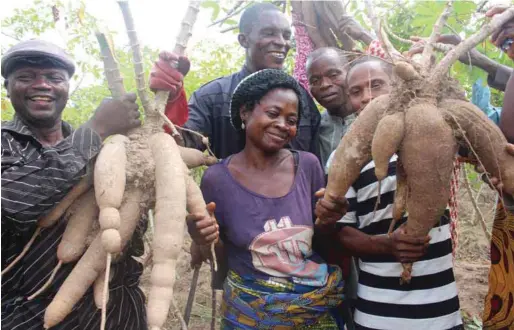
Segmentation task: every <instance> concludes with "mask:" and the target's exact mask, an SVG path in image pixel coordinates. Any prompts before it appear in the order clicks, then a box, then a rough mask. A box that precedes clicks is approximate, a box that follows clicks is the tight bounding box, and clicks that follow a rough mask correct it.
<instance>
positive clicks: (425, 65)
mask: <svg viewBox="0 0 514 330" xmlns="http://www.w3.org/2000/svg"><path fill="white" fill-rule="evenodd" d="M452 10H453V0H449V1H448V3H447V4H446V7H445V8H444V11H443V13H442V14H441V16H439V18H438V19H437V22H436V23H435V25H434V29H433V30H432V34H430V37H429V38H428V42H427V44H426V45H425V48H424V49H423V54H422V55H421V61H420V62H421V71H422V74H423V75H424V74H426V73H427V72H428V70H430V63H431V60H432V55H433V54H434V44H435V43H436V41H437V38H439V36H440V35H441V31H442V30H443V26H444V25H445V24H446V21H447V20H448V17H449V16H450V14H451V12H452Z"/></svg>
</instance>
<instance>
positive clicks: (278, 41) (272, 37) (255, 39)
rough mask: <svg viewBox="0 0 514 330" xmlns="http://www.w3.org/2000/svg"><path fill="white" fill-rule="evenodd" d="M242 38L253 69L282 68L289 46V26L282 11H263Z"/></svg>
mask: <svg viewBox="0 0 514 330" xmlns="http://www.w3.org/2000/svg"><path fill="white" fill-rule="evenodd" d="M243 40H244V41H243V43H244V45H243V46H244V47H245V48H247V54H248V55H247V56H248V60H249V61H250V62H251V64H252V66H253V69H255V70H256V71H258V70H263V69H282V67H283V66H284V63H285V59H286V56H287V53H288V52H289V49H290V48H291V27H290V25H289V22H288V20H287V18H286V17H285V15H284V14H283V13H282V12H280V11H278V10H267V11H263V12H262V13H260V14H259V20H258V21H257V22H255V23H254V24H253V26H252V29H251V32H250V33H249V34H248V35H245V36H244V37H243Z"/></svg>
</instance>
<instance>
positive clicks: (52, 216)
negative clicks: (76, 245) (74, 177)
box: [2, 167, 93, 276]
mask: <svg viewBox="0 0 514 330" xmlns="http://www.w3.org/2000/svg"><path fill="white" fill-rule="evenodd" d="M92 184H93V171H91V170H90V167H88V170H87V172H86V175H85V176H84V177H83V178H82V179H81V180H80V181H79V182H78V183H77V184H76V185H75V186H74V187H73V188H72V189H71V190H70V192H69V193H68V194H67V195H66V196H65V197H64V198H63V199H62V200H61V201H60V202H59V203H58V204H57V205H56V206H55V207H54V208H53V209H52V210H51V211H50V212H49V213H47V214H46V215H45V216H43V217H42V218H41V219H39V221H38V226H37V228H36V230H35V231H34V234H32V237H31V238H30V240H29V241H28V243H27V244H26V245H25V246H24V247H23V250H22V251H21V253H20V254H19V255H18V256H16V258H15V259H14V260H13V261H12V262H11V263H10V264H9V265H7V267H5V268H4V269H3V270H2V276H4V275H5V274H6V273H7V272H8V271H9V270H11V269H12V268H13V267H14V266H15V265H16V264H17V263H18V262H19V261H20V260H21V259H23V257H24V256H25V254H27V252H28V251H29V249H30V247H31V246H32V244H33V243H34V241H35V240H36V238H37V236H38V235H39V233H40V232H41V229H42V228H49V227H51V226H53V225H54V224H56V223H57V221H59V219H60V218H61V217H62V215H63V214H64V212H66V210H67V209H68V207H70V205H71V204H73V202H74V201H75V200H76V199H77V198H79V197H80V196H81V195H82V194H83V193H85V192H86V191H88V190H89V188H90V187H91V185H92Z"/></svg>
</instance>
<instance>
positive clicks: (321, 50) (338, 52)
mask: <svg viewBox="0 0 514 330" xmlns="http://www.w3.org/2000/svg"><path fill="white" fill-rule="evenodd" d="M331 52H333V53H334V54H336V55H337V56H338V57H339V58H340V59H342V60H343V63H347V62H348V61H349V58H351V57H350V55H349V54H348V53H346V52H345V51H343V50H341V49H339V48H336V47H320V48H317V49H315V50H313V51H312V52H311V53H309V55H307V60H306V62H305V66H306V69H307V71H308V70H309V67H310V66H311V64H312V62H313V61H315V60H316V59H318V58H319V57H321V56H323V55H326V54H328V53H331Z"/></svg>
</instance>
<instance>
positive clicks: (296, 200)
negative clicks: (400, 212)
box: [201, 151, 327, 286]
mask: <svg viewBox="0 0 514 330" xmlns="http://www.w3.org/2000/svg"><path fill="white" fill-rule="evenodd" d="M298 153H299V157H298V167H297V170H296V174H295V179H294V182H293V185H292V187H291V189H290V191H289V192H288V193H287V194H286V195H284V196H282V197H276V198H275V197H274V198H270V197H266V196H263V195H260V194H257V193H255V192H253V191H250V190H248V189H247V188H245V187H244V186H242V185H241V184H240V183H239V182H238V181H237V180H236V179H235V178H234V177H233V176H232V174H231V173H230V172H229V170H228V162H229V161H230V158H227V159H224V160H223V161H222V162H220V163H219V164H216V165H213V166H211V167H210V168H208V169H207V171H206V172H205V174H204V176H203V178H202V183H201V189H202V192H203V195H204V198H205V201H206V202H207V203H210V202H215V203H216V211H215V215H216V220H217V221H218V224H219V226H220V236H221V239H222V240H223V242H224V244H225V249H226V252H227V255H228V266H229V269H232V270H234V271H236V272H237V273H239V274H240V275H252V276H255V277H257V278H262V279H268V278H270V277H280V278H289V279H291V280H292V281H294V282H295V283H298V284H304V285H312V286H321V285H324V284H325V282H326V279H327V265H326V264H325V262H324V261H323V260H322V259H321V258H320V257H319V256H317V255H316V254H315V253H314V252H313V250H312V235H313V234H314V231H313V226H314V216H313V214H314V213H313V210H314V205H315V200H314V193H315V192H316V191H317V190H319V189H320V188H322V187H324V177H323V170H322V169H321V165H320V164H319V161H318V160H317V158H316V157H315V156H314V155H312V154H310V153H308V152H302V151H299V152H298Z"/></svg>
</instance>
